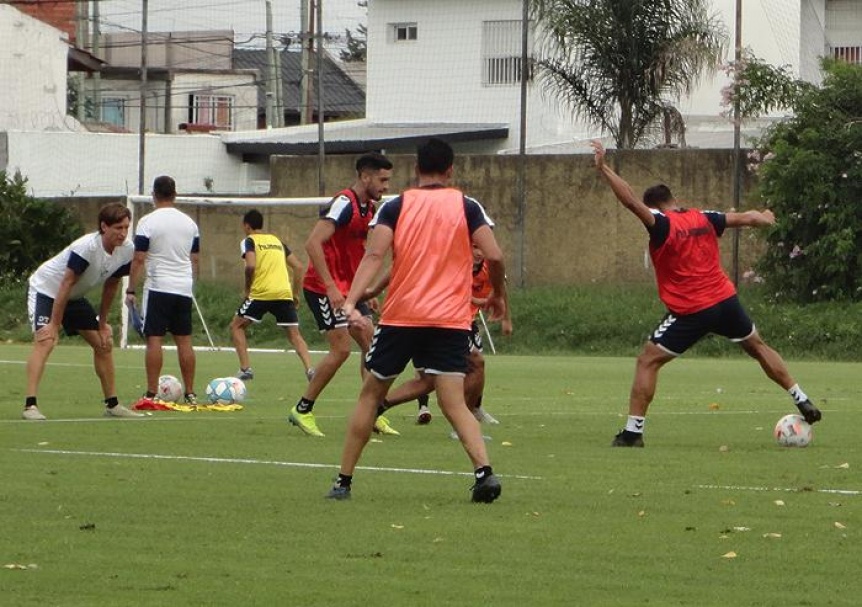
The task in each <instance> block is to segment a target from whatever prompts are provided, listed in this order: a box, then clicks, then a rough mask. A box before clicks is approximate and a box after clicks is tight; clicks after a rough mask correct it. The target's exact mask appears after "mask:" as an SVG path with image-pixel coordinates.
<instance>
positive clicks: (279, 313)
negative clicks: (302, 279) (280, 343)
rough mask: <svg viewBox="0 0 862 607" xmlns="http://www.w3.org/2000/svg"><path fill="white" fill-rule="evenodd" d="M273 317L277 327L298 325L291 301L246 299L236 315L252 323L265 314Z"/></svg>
mask: <svg viewBox="0 0 862 607" xmlns="http://www.w3.org/2000/svg"><path fill="white" fill-rule="evenodd" d="M267 313H269V314H272V315H273V316H275V324H277V325H278V326H279V327H296V326H298V325H299V315H298V314H297V313H296V304H295V303H294V302H293V300H292V299H246V300H245V301H244V302H242V304H241V305H240V307H239V308H237V311H236V315H237V316H242V317H243V318H247V319H248V320H250V321H252V322H255V323H257V322H260V321H261V320H263V317H264V316H266V314H267Z"/></svg>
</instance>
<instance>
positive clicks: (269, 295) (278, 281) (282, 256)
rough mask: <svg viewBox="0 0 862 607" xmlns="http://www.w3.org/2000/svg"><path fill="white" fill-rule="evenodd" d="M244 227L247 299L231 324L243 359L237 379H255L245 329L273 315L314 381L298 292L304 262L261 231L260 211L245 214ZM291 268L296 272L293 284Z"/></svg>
mask: <svg viewBox="0 0 862 607" xmlns="http://www.w3.org/2000/svg"><path fill="white" fill-rule="evenodd" d="M242 227H243V230H245V234H246V237H245V238H244V239H243V241H242V243H241V244H240V252H241V254H242V258H243V259H244V260H245V298H244V300H243V302H242V304H241V305H240V307H239V308H238V309H237V311H236V316H234V317H233V320H232V321H231V323H230V334H231V338H232V339H233V345H234V348H236V353H237V356H238V357H239V373H238V374H237V377H239V378H240V379H242V380H249V379H254V371H253V370H252V368H251V366H250V364H249V357H248V341H247V340H246V334H245V330H246V328H247V327H248V326H249V325H250V324H251V323H259V322H260V321H261V320H263V317H264V315H265V314H266V313H267V312H269V313H270V314H272V315H273V316H275V323H276V324H277V325H278V326H279V327H284V329H285V332H286V334H287V339H288V340H289V341H290V343H291V345H293V348H294V350H296V355H297V356H299V359H300V360H301V361H302V366H303V367H305V376H306V378H307V379H309V380H311V378H312V377H313V376H314V369H313V368H312V366H311V357H310V356H309V354H308V344H306V343H305V339H304V338H303V337H302V333H300V332H299V316H298V315H297V312H296V310H297V306H298V305H299V300H298V299H297V297H296V293H299V288H300V285H301V284H302V262H301V261H300V260H299V259H298V258H297V257H296V255H294V254H293V253H292V252H291V250H290V249H289V248H288V247H287V245H285V244H284V243H283V242H282V241H281V240H280V239H279V238H278V237H277V236H274V235H272V234H265V233H263V232H262V231H261V230H262V229H263V215H261V213H260V211H258V210H256V209H252V210H251V211H249V212H247V213H246V214H245V215H243V218H242ZM288 266H290V269H291V270H292V274H293V276H292V279H293V280H292V281H291V273H290V272H289V271H288Z"/></svg>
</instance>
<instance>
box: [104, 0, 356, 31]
mask: <svg viewBox="0 0 862 607" xmlns="http://www.w3.org/2000/svg"><path fill="white" fill-rule="evenodd" d="M322 2H323V29H324V31H325V32H328V33H332V34H338V35H342V36H343V35H344V30H345V29H350V30H353V31H355V30H356V28H357V26H358V25H359V24H360V23H364V22H365V9H364V8H361V7H360V6H359V5H358V4H357V3H356V0H322ZM148 4H149V10H148V13H149V19H148V26H147V28H148V29H149V31H151V32H164V31H195V30H211V29H232V30H234V32H235V34H236V39H237V41H244V40H246V39H248V38H250V37H251V36H252V35H253V34H263V33H264V32H265V31H266V2H265V0H149V3H148ZM99 6H100V11H101V22H102V24H103V28H104V29H105V30H106V31H109V30H111V29H117V28H121V29H126V30H134V31H140V29H141V10H142V9H141V7H142V6H143V2H142V0H102V2H100V3H99ZM299 7H300V0H272V13H273V30H274V31H275V32H277V33H291V32H297V31H298V30H299V27H300V26H299Z"/></svg>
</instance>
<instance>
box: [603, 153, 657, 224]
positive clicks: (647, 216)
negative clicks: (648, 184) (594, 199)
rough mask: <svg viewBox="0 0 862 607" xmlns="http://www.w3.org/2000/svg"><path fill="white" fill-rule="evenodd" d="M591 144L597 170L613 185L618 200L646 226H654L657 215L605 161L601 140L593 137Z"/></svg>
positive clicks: (612, 188)
mask: <svg viewBox="0 0 862 607" xmlns="http://www.w3.org/2000/svg"><path fill="white" fill-rule="evenodd" d="M590 145H591V146H592V147H593V151H594V152H595V155H594V160H595V163H596V170H598V172H599V175H601V176H602V178H603V179H604V180H605V181H606V182H607V183H608V185H609V186H611V190H613V192H614V195H615V196H616V197H617V200H619V201H620V203H622V205H623V206H624V207H625V208H627V209H628V210H629V211H631V212H632V213H634V215H635V216H636V217H637V218H638V219H640V220H641V222H642V223H643V224H644V225H645V226H647V227H648V228H649V227H652V226H653V225H654V224H655V217H653V214H652V211H651V210H650V208H649V207H648V206H647V205H645V204H644V203H643V202H642V201H641V200H640V199H639V198H638V197H637V196H636V195H635V193H634V190H632V188H631V186H630V185H629V184H628V182H626V181H625V180H624V179H623V178H622V177H620V176H619V175H617V174H616V172H615V171H614V170H613V169H612V168H611V167H610V166H608V164H607V163H606V162H605V148H604V146H603V145H602V144H601V142H600V141H598V140H597V139H593V140H592V141H591V142H590Z"/></svg>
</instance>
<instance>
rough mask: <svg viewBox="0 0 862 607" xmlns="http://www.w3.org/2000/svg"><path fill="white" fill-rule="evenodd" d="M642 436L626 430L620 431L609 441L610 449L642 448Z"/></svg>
mask: <svg viewBox="0 0 862 607" xmlns="http://www.w3.org/2000/svg"><path fill="white" fill-rule="evenodd" d="M643 446H644V435H643V434H638V433H637V432H629V431H628V430H620V431H619V433H618V434H617V435H616V436H615V437H614V440H613V441H611V447H643Z"/></svg>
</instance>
